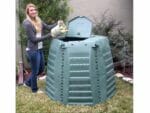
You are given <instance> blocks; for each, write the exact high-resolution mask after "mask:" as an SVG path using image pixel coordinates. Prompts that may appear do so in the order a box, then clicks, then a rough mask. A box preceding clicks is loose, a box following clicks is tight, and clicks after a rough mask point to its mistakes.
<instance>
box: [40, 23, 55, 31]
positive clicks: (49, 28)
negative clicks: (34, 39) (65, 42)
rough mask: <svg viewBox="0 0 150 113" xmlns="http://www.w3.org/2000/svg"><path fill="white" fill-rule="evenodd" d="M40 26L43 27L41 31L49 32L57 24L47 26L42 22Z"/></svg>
mask: <svg viewBox="0 0 150 113" xmlns="http://www.w3.org/2000/svg"><path fill="white" fill-rule="evenodd" d="M42 25H43V29H47V30H51V29H52V28H53V27H55V26H56V25H57V23H55V24H51V25H47V24H46V23H44V22H42Z"/></svg>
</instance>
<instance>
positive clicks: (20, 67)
mask: <svg viewBox="0 0 150 113" xmlns="http://www.w3.org/2000/svg"><path fill="white" fill-rule="evenodd" d="M16 11H19V0H16ZM19 26H20V23H19V14H18V12H17V13H16V63H17V64H16V65H17V67H18V73H16V74H18V84H23V57H22V54H23V53H22V43H19V39H20V38H21V37H20V35H19V31H20V30H19Z"/></svg>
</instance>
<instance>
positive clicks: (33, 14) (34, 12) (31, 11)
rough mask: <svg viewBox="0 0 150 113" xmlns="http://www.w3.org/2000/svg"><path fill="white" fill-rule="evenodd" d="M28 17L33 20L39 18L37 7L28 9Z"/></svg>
mask: <svg viewBox="0 0 150 113" xmlns="http://www.w3.org/2000/svg"><path fill="white" fill-rule="evenodd" d="M28 15H29V16H30V17H31V18H35V17H36V16H37V10H36V8H35V7H29V9H28Z"/></svg>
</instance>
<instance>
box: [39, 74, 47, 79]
mask: <svg viewBox="0 0 150 113" xmlns="http://www.w3.org/2000/svg"><path fill="white" fill-rule="evenodd" d="M45 79H46V75H44V76H41V77H39V78H38V80H45Z"/></svg>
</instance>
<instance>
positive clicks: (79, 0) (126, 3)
mask: <svg viewBox="0 0 150 113" xmlns="http://www.w3.org/2000/svg"><path fill="white" fill-rule="evenodd" d="M69 5H70V6H71V7H72V9H73V12H72V13H71V14H70V16H69V19H71V18H73V17H75V16H87V17H88V18H90V19H91V20H93V17H101V15H102V14H103V13H104V12H105V11H106V10H108V12H107V14H108V15H109V14H111V15H112V16H113V17H114V18H115V19H117V20H118V21H122V23H123V25H124V26H125V28H126V30H127V31H129V32H131V33H132V32H133V25H132V24H133V21H132V19H133V9H132V8H133V0H69Z"/></svg>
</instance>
